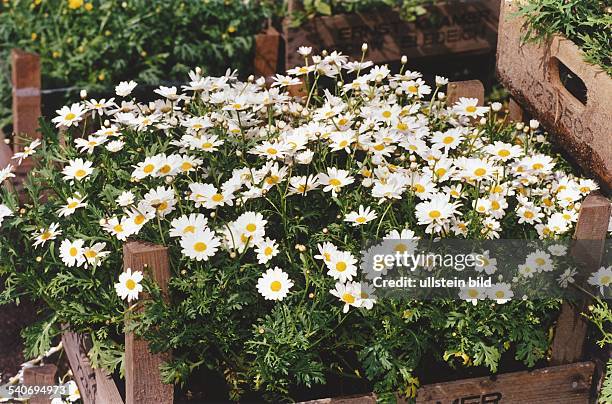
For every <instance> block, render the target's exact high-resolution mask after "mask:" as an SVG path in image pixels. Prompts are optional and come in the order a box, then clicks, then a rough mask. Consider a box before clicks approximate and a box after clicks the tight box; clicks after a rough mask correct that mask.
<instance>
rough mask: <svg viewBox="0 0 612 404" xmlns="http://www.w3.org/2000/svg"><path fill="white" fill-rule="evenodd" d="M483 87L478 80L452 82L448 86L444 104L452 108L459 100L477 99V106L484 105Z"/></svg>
mask: <svg viewBox="0 0 612 404" xmlns="http://www.w3.org/2000/svg"><path fill="white" fill-rule="evenodd" d="M484 93H485V91H484V86H483V84H482V82H481V81H480V80H465V81H453V82H451V83H449V84H448V87H447V94H446V103H447V104H448V105H449V106H452V105H453V104H454V103H456V102H457V101H459V98H461V97H465V98H477V99H478V105H484V96H485V94H484Z"/></svg>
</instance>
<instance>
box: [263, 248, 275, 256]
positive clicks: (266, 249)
mask: <svg viewBox="0 0 612 404" xmlns="http://www.w3.org/2000/svg"><path fill="white" fill-rule="evenodd" d="M273 252H274V250H273V249H272V247H266V248H265V249H264V255H272V253H273Z"/></svg>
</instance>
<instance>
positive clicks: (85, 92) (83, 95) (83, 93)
mask: <svg viewBox="0 0 612 404" xmlns="http://www.w3.org/2000/svg"><path fill="white" fill-rule="evenodd" d="M79 95H80V96H81V99H82V100H84V99H85V98H87V90H85V89H83V90H81V92H80V93H79Z"/></svg>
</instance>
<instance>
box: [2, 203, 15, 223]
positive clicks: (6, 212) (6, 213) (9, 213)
mask: <svg viewBox="0 0 612 404" xmlns="http://www.w3.org/2000/svg"><path fill="white" fill-rule="evenodd" d="M9 216H13V211H12V210H10V209H9V207H8V206H6V205H4V204H0V226H1V225H2V222H3V221H4V218H5V217H9Z"/></svg>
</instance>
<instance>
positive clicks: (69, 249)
mask: <svg viewBox="0 0 612 404" xmlns="http://www.w3.org/2000/svg"><path fill="white" fill-rule="evenodd" d="M83 244H85V241H84V240H82V239H76V240H74V241H70V240H68V239H65V240H63V241H62V243H61V244H60V258H61V259H62V262H63V263H64V265H66V266H67V267H73V266H77V267H80V266H81V265H83V264H84V263H85V255H84V254H83V252H84V251H83Z"/></svg>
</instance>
